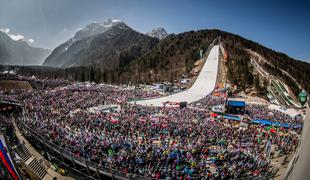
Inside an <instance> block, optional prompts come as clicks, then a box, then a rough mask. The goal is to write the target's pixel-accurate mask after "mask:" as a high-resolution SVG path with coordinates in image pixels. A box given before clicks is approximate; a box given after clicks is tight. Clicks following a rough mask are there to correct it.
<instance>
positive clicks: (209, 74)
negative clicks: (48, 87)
mask: <svg viewBox="0 0 310 180" xmlns="http://www.w3.org/2000/svg"><path fill="white" fill-rule="evenodd" d="M219 48H220V45H215V46H213V47H212V49H211V51H210V53H209V55H208V57H207V59H206V61H205V63H204V66H203V67H202V69H201V71H200V74H199V75H198V77H197V79H196V81H195V82H194V84H193V85H192V87H191V88H190V89H188V90H185V91H182V92H180V93H176V94H173V95H170V96H165V97H160V98H155V99H148V100H142V101H136V102H133V103H136V104H139V105H145V106H151V105H152V106H159V107H162V106H164V104H163V103H164V102H167V101H169V102H184V101H186V102H187V103H192V102H195V101H198V100H200V99H202V98H203V97H205V96H207V95H208V94H210V93H211V92H212V91H213V90H214V89H215V86H216V80H217V71H218V64H219Z"/></svg>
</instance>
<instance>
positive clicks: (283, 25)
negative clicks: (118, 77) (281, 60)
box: [0, 0, 310, 62]
mask: <svg viewBox="0 0 310 180" xmlns="http://www.w3.org/2000/svg"><path fill="white" fill-rule="evenodd" d="M108 18H114V19H121V20H123V21H125V23H126V24H128V25H129V26H131V27H132V28H134V29H136V30H137V31H140V32H143V33H145V32H147V31H150V30H151V29H153V28H155V27H164V28H165V29H166V30H167V31H168V32H169V33H179V32H184V31H190V30H198V29H214V28H217V29H221V30H225V31H228V32H232V33H235V34H239V35H241V36H243V37H245V38H247V39H251V40H253V41H256V42H258V43H261V44H262V45H265V46H267V47H269V48H272V49H274V50H277V51H281V52H284V53H286V54H288V55H289V56H291V57H294V58H296V59H300V60H306V61H308V62H310V35H309V32H310V2H307V1H306V0H305V1H298V0H296V1H293V0H291V1H289V0H266V1H265V0H257V1H254V0H213V1H208V0H201V1H200V0H152V1H151V0H140V1H138V0H111V1H107V0H0V28H1V29H7V28H9V29H10V31H9V33H11V34H14V35H17V34H20V35H22V36H24V37H25V40H29V39H30V38H31V39H33V40H34V42H33V43H32V44H33V46H39V47H45V48H49V49H53V48H55V47H56V46H57V45H59V44H60V43H62V42H64V41H66V40H67V39H69V38H70V37H72V36H73V34H74V33H75V32H76V31H77V30H78V29H79V28H82V27H84V26H85V25H87V24H89V23H91V22H94V21H97V22H101V21H104V20H106V19H108Z"/></svg>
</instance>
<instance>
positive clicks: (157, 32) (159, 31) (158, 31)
mask: <svg viewBox="0 0 310 180" xmlns="http://www.w3.org/2000/svg"><path fill="white" fill-rule="evenodd" d="M146 35H148V36H151V37H154V38H157V39H159V40H162V39H164V38H165V37H167V36H168V33H167V31H166V30H165V29H164V28H162V27H158V28H155V29H153V30H152V31H151V32H147V33H146Z"/></svg>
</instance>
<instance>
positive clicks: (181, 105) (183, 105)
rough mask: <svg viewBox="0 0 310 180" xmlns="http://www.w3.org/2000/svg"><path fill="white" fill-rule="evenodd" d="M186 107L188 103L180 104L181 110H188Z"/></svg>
mask: <svg viewBox="0 0 310 180" xmlns="http://www.w3.org/2000/svg"><path fill="white" fill-rule="evenodd" d="M186 106H187V102H186V101H184V102H180V109H182V108H186Z"/></svg>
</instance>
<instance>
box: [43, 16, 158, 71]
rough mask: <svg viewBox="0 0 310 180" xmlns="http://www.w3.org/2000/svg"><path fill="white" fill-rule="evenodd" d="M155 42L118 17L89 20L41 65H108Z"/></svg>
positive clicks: (124, 60) (123, 62)
mask: <svg viewBox="0 0 310 180" xmlns="http://www.w3.org/2000/svg"><path fill="white" fill-rule="evenodd" d="M158 42H159V40H158V39H156V38H152V37H149V36H147V35H145V34H142V33H139V32H137V31H135V30H133V29H132V28H130V27H128V26H127V25H126V24H125V23H123V22H121V21H119V20H109V21H108V22H105V23H92V24H90V25H88V26H86V27H85V28H84V29H82V30H80V31H79V32H78V33H76V35H75V36H74V37H73V38H71V39H70V40H69V41H67V42H65V43H63V44H62V45H60V46H58V47H57V48H55V49H54V51H53V52H52V54H51V55H50V56H49V57H48V58H46V60H45V62H44V63H43V65H45V66H56V67H65V68H66V67H76V66H92V65H96V66H97V67H101V69H111V68H113V67H115V66H118V65H121V66H125V65H127V64H129V63H130V61H131V60H133V59H135V58H137V57H139V56H140V55H141V54H144V53H146V52H147V51H149V50H150V49H151V48H152V47H154V46H155V45H156V44H157V43H158Z"/></svg>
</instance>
